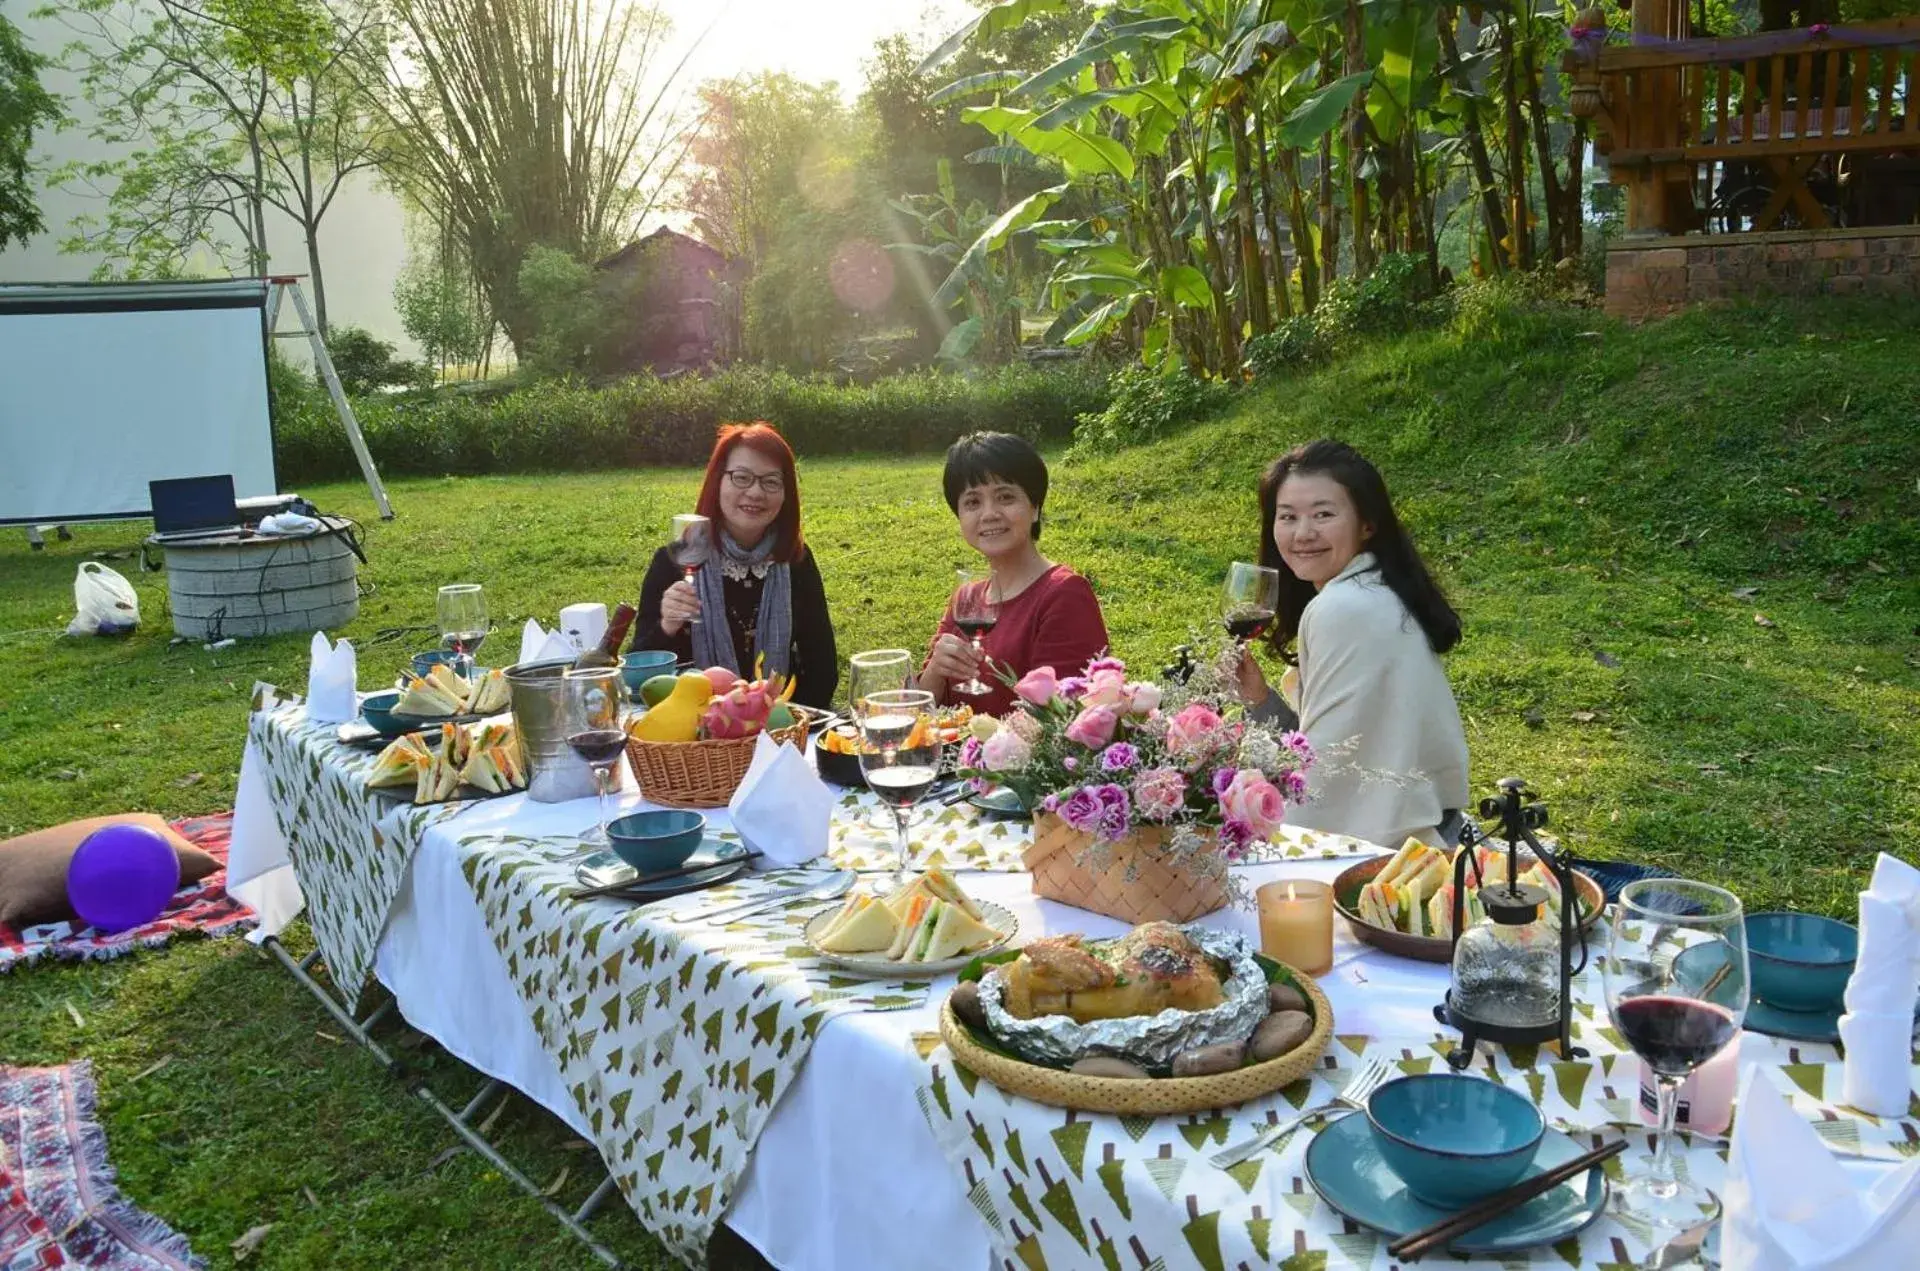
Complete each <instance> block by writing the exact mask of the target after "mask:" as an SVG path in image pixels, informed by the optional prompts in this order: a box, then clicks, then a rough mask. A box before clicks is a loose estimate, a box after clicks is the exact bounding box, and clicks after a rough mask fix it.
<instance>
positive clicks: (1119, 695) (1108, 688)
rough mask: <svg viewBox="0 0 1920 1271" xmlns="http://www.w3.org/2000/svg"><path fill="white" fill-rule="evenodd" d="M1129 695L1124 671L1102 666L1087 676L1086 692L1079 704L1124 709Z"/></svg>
mask: <svg viewBox="0 0 1920 1271" xmlns="http://www.w3.org/2000/svg"><path fill="white" fill-rule="evenodd" d="M1130 696H1131V695H1130V694H1129V693H1128V691H1127V675H1126V672H1125V671H1116V670H1114V669H1113V668H1112V667H1103V668H1102V669H1100V670H1098V671H1095V672H1094V673H1093V674H1091V675H1089V676H1088V677H1087V694H1086V696H1085V697H1082V698H1081V699H1080V704H1081V705H1082V706H1111V707H1114V708H1116V709H1124V708H1125V707H1126V705H1127V701H1128V698H1129V697H1130Z"/></svg>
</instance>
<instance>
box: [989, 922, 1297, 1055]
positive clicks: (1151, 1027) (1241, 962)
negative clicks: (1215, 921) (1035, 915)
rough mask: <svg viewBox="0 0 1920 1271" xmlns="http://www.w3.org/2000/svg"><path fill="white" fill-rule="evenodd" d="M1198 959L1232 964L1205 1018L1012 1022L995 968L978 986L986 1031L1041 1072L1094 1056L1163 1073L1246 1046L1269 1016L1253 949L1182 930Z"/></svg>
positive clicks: (1166, 1014)
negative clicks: (1204, 1052)
mask: <svg viewBox="0 0 1920 1271" xmlns="http://www.w3.org/2000/svg"><path fill="white" fill-rule="evenodd" d="M1181 931H1183V932H1185V933H1186V936H1187V938H1188V939H1190V940H1192V941H1193V942H1194V944H1196V945H1198V946H1199V947H1200V950H1201V952H1203V953H1206V954H1208V955H1210V956H1211V957H1214V958H1217V959H1219V960H1221V961H1223V962H1225V963H1226V964H1227V976H1226V978H1225V979H1224V980H1223V981H1222V983H1221V986H1220V987H1221V989H1222V991H1223V992H1225V994H1226V1001H1224V1002H1222V1003H1221V1004H1220V1005H1218V1006H1215V1007H1212V1008H1211V1009H1208V1010H1204V1011H1182V1010H1176V1009H1174V1008H1172V1007H1169V1008H1168V1009H1166V1010H1164V1011H1161V1012H1160V1013H1159V1014H1158V1015H1135V1016H1131V1017H1129V1018H1127V1019H1103V1020H1096V1021H1094V1022H1093V1023H1090V1024H1081V1023H1077V1022H1075V1020H1074V1019H1073V1018H1072V1017H1071V1016H1067V1015H1043V1016H1040V1017H1039V1018H1037V1019H1015V1018H1014V1017H1013V1016H1011V1015H1009V1014H1008V1013H1007V1008H1006V980H1005V977H1004V976H1003V975H1002V973H1001V971H1000V969H999V968H998V967H996V968H994V969H993V970H991V971H989V972H987V974H986V975H984V976H982V977H981V979H980V1004H981V1005H982V1006H983V1007H984V1008H985V1009H986V1012H987V1025H988V1027H989V1029H990V1030H991V1031H992V1033H993V1035H994V1037H995V1038H997V1039H998V1040H999V1041H1000V1042H1001V1044H1003V1045H1005V1046H1006V1047H1007V1048H1008V1049H1010V1050H1013V1051H1015V1052H1016V1053H1018V1054H1020V1055H1022V1056H1024V1057H1026V1058H1027V1059H1030V1060H1032V1061H1034V1062H1035V1063H1043V1064H1061V1065H1070V1064H1073V1063H1075V1062H1077V1061H1078V1060H1081V1059H1085V1058H1087V1057H1089V1056H1091V1055H1111V1056H1114V1057H1115V1058H1119V1059H1125V1060H1129V1061H1131V1062H1133V1063H1136V1064H1140V1065H1142V1066H1144V1067H1147V1068H1165V1067H1167V1066H1168V1065H1170V1064H1172V1063H1173V1060H1174V1056H1176V1055H1178V1054H1179V1053H1180V1052H1181V1051H1183V1050H1190V1049H1192V1048H1193V1047H1195V1046H1211V1045H1214V1044H1215V1043H1217V1042H1236V1041H1245V1040H1246V1039H1247V1038H1248V1037H1250V1036H1252V1035H1253V1030H1254V1029H1255V1028H1258V1027H1259V1026H1260V1021H1261V1020H1262V1019H1264V1018H1266V1015H1267V977H1266V976H1265V975H1264V974H1263V973H1262V972H1261V970H1260V964H1259V963H1258V962H1256V961H1255V960H1254V957H1253V948H1252V946H1251V945H1249V944H1248V943H1247V938H1246V937H1245V936H1244V935H1241V934H1240V933H1239V932H1237V931H1217V930H1214V929H1213V928H1210V927H1200V926H1188V927H1182V928H1181Z"/></svg>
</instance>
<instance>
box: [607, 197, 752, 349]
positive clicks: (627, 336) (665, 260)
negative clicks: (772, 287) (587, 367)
mask: <svg viewBox="0 0 1920 1271" xmlns="http://www.w3.org/2000/svg"><path fill="white" fill-rule="evenodd" d="M595 269H596V270H597V271H598V272H599V275H600V287H601V289H602V291H603V293H604V294H606V295H607V296H608V297H609V298H610V299H611V300H612V302H613V303H612V304H611V306H610V308H611V310H612V312H613V313H615V314H617V315H619V316H618V318H617V322H618V326H617V328H616V329H615V330H612V331H609V332H608V333H607V339H606V340H605V342H604V343H603V345H602V348H603V349H604V353H603V354H602V358H603V361H604V365H603V366H601V368H600V369H601V370H602V371H605V372H632V371H652V372H654V373H655V374H663V373H666V372H671V371H687V370H697V369H699V368H701V367H705V366H713V365H716V364H719V363H722V362H725V361H727V360H729V359H730V357H731V351H730V350H729V349H728V348H727V340H726V324H725V321H724V318H723V315H722V313H721V306H722V303H723V299H722V297H723V295H724V293H725V290H726V288H727V287H728V286H730V282H731V270H730V267H729V265H728V262H727V258H726V257H725V256H723V255H721V254H720V253H719V252H718V251H716V250H715V249H713V248H712V247H709V246H707V245H706V244H705V243H703V242H701V241H700V240H699V239H697V238H690V237H688V236H687V235H685V234H682V233H679V232H678V231H676V230H671V229H666V228H661V229H657V230H655V231H654V232H653V233H651V234H648V235H647V236H646V237H645V238H641V239H637V240H635V241H634V242H631V243H628V244H627V245H626V246H625V247H622V248H621V249H620V250H619V251H617V252H615V253H613V254H612V255H611V256H608V257H607V258H606V259H604V260H602V261H600V262H599V263H598V264H597V265H596V266H595Z"/></svg>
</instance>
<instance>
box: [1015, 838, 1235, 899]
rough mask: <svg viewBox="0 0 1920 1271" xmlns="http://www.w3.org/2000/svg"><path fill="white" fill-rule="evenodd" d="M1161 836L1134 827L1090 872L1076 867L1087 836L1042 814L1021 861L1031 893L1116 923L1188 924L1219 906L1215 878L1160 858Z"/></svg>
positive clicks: (1088, 842) (1220, 892)
mask: <svg viewBox="0 0 1920 1271" xmlns="http://www.w3.org/2000/svg"><path fill="white" fill-rule="evenodd" d="M1166 833H1167V832H1166V831H1165V830H1162V829H1136V830H1135V831H1134V832H1133V833H1131V834H1129V835H1128V836H1127V837H1126V838H1124V839H1122V840H1121V841H1120V842H1118V843H1115V844H1113V845H1112V847H1111V849H1110V853H1109V855H1110V861H1109V864H1108V865H1107V868H1106V869H1104V870H1100V871H1095V870H1093V869H1090V868H1088V867H1087V865H1083V864H1082V863H1081V860H1082V858H1083V857H1084V856H1085V855H1086V852H1087V849H1088V848H1089V847H1091V846H1092V845H1093V836H1092V835H1090V834H1088V833H1086V832H1085V831H1084V830H1076V829H1074V828H1073V827H1072V826H1070V825H1068V824H1067V823H1066V822H1065V821H1062V820H1061V819H1060V817H1059V816H1058V814H1056V813H1052V812H1042V813H1041V814H1040V815H1038V816H1036V817H1034V818H1033V845H1032V846H1031V847H1029V848H1027V850H1026V851H1025V852H1024V853H1022V855H1021V859H1022V860H1023V861H1024V862H1025V863H1026V866H1027V872H1028V873H1029V874H1031V875H1032V876H1033V894H1034V895H1036V896H1045V897H1046V898H1047V899H1048V900H1057V901H1059V902H1060V903H1061V904H1063V905H1072V906H1073V907H1074V908H1076V909H1090V910H1092V911H1093V912H1094V913H1097V914H1105V915H1107V916H1108V917H1109V918H1118V919H1120V921H1122V922H1131V923H1142V922H1191V921H1193V920H1194V919H1195V918H1198V917H1201V916H1202V915H1204V914H1210V913H1212V912H1213V911H1214V910H1216V909H1222V908H1225V906H1226V903H1227V893H1226V889H1225V888H1224V887H1222V886H1221V885H1220V882H1219V880H1218V879H1213V878H1205V877H1199V876H1196V875H1194V874H1192V873H1190V872H1188V871H1187V870H1185V869H1182V868H1180V867H1179V866H1177V865H1175V864H1173V863H1172V862H1170V861H1168V860H1167V859H1166V858H1165V857H1164V856H1163V855H1162V854H1161V852H1160V850H1159V849H1160V845H1161V844H1162V843H1163V842H1164V841H1165V840H1166ZM1129 875H1131V877H1130V876H1129Z"/></svg>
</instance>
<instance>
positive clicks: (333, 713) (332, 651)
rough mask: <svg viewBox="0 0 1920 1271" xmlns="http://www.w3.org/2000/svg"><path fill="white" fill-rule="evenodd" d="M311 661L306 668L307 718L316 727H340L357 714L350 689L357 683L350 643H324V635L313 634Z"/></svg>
mask: <svg viewBox="0 0 1920 1271" xmlns="http://www.w3.org/2000/svg"><path fill="white" fill-rule="evenodd" d="M310 651H311V655H312V661H311V663H310V665H309V666H308V668H307V718H308V719H310V720H312V721H314V722H315V723H317V724H344V723H346V722H347V721H348V720H350V719H352V718H353V717H354V716H356V715H358V714H359V713H360V699H359V698H358V697H357V696H356V695H355V692H354V689H355V686H356V684H357V682H358V680H359V669H358V667H357V666H356V664H355V659H354V654H353V641H351V640H342V641H340V643H338V644H330V643H328V641H327V633H326V632H324V631H316V632H314V633H313V643H312V645H311V646H310Z"/></svg>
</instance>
